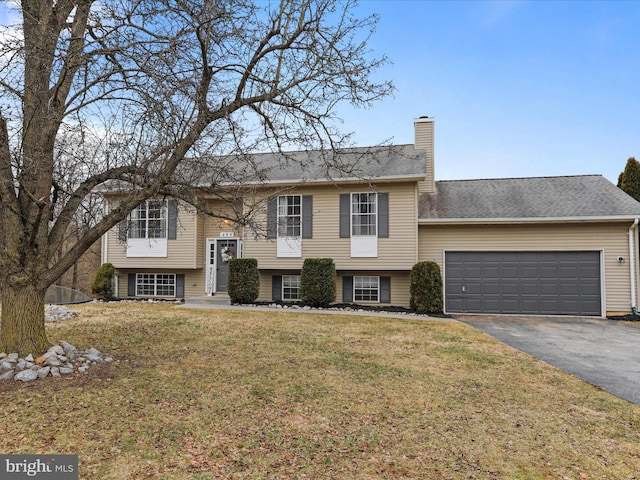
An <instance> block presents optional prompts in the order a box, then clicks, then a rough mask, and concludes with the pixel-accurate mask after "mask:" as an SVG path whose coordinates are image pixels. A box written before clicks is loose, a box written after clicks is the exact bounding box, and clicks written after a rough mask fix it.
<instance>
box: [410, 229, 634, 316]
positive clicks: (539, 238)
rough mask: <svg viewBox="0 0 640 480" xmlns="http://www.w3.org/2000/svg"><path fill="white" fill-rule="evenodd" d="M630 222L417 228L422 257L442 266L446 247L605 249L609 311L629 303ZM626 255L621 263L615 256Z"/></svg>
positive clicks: (627, 307)
mask: <svg viewBox="0 0 640 480" xmlns="http://www.w3.org/2000/svg"><path fill="white" fill-rule="evenodd" d="M628 229H629V224H626V223H606V224H605V223H598V224H585V223H576V224H546V225H543V224H540V225H506V226H499V225H478V226H473V225H467V226H464V225H460V226H435V225H434V226H428V225H423V226H421V227H420V229H419V237H418V244H419V251H420V260H421V261H425V260H432V261H435V262H437V263H438V264H440V266H441V267H442V266H443V262H444V251H445V250H449V251H451V250H457V251H474V250H475V251H481V250H493V251H509V250H512V251H513V250H518V251H525V250H532V251H533V250H567V251H568V250H592V251H602V252H604V287H605V290H604V291H605V298H604V302H605V307H606V311H607V312H628V311H630V306H631V293H630V288H631V282H630V274H629V263H628V260H629V243H628V242H629V240H628ZM618 256H622V257H624V258H625V259H626V260H627V261H626V262H624V263H618V262H617V260H616V259H617V257H618Z"/></svg>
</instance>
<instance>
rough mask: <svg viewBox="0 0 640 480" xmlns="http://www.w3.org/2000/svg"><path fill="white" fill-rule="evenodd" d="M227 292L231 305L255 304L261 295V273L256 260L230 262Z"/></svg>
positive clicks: (246, 259)
mask: <svg viewBox="0 0 640 480" xmlns="http://www.w3.org/2000/svg"><path fill="white" fill-rule="evenodd" d="M227 292H228V294H229V299H230V300H231V303H253V302H255V301H256V299H257V298H258V295H259V293H260V272H259V271H258V260H256V259H255V258H232V259H230V260H229V278H228V281H227Z"/></svg>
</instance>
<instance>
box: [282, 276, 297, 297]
mask: <svg viewBox="0 0 640 480" xmlns="http://www.w3.org/2000/svg"><path fill="white" fill-rule="evenodd" d="M286 278H297V279H298V286H297V290H298V295H297V297H296V298H285V294H284V291H285V288H289V289H291V288H292V287H291V286H290V285H285V279H286ZM281 298H282V301H283V302H294V301H297V300H300V275H282V295H281Z"/></svg>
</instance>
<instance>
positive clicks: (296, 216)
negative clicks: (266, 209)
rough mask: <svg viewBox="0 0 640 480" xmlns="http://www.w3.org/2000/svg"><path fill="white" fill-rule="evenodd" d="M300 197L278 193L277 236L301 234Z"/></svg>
mask: <svg viewBox="0 0 640 480" xmlns="http://www.w3.org/2000/svg"><path fill="white" fill-rule="evenodd" d="M301 225H302V197H301V196H300V195H280V196H279V197H278V237H300V236H301V235H302V230H301Z"/></svg>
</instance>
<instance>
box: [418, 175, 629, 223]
mask: <svg viewBox="0 0 640 480" xmlns="http://www.w3.org/2000/svg"><path fill="white" fill-rule="evenodd" d="M419 208H420V212H419V217H420V221H422V222H425V223H426V222H437V221H453V220H455V219H467V220H471V219H474V220H495V221H500V220H507V219H526V220H535V219H552V218H553V219H571V218H574V217H580V218H594V217H595V218H611V217H624V218H630V217H640V202H637V201H635V200H634V199H633V198H631V197H630V196H629V195H627V194H626V193H624V192H623V191H622V190H620V189H619V188H618V187H616V186H615V185H613V184H612V183H611V182H609V181H608V180H607V179H606V178H604V177H602V176H601V175H582V176H570V177H533V178H504V179H490V180H453V181H438V182H436V193H430V194H422V195H421V197H420V206H419Z"/></svg>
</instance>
